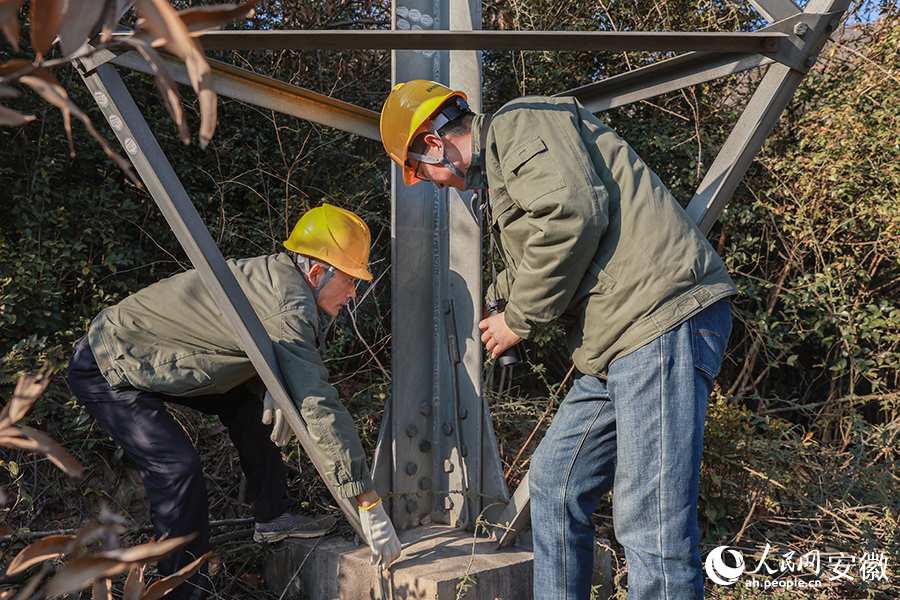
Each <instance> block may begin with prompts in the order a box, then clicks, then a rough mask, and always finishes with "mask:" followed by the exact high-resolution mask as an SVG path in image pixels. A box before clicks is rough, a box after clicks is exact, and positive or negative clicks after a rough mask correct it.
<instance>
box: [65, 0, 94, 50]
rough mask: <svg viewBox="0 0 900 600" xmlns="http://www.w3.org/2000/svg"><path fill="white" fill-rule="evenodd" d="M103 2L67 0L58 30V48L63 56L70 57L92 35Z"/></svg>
mask: <svg viewBox="0 0 900 600" xmlns="http://www.w3.org/2000/svg"><path fill="white" fill-rule="evenodd" d="M104 5H105V2H101V1H100V0H68V5H67V7H66V14H65V19H64V20H63V23H62V26H61V27H60V29H59V46H60V49H61V50H62V52H63V54H65V55H66V56H70V55H72V54H74V53H75V51H76V50H78V49H79V48H81V45H82V44H84V43H85V42H86V41H87V40H88V38H89V37H90V36H91V33H93V31H94V28H95V27H96V26H97V22H98V21H99V20H100V17H102V16H103V7H104Z"/></svg>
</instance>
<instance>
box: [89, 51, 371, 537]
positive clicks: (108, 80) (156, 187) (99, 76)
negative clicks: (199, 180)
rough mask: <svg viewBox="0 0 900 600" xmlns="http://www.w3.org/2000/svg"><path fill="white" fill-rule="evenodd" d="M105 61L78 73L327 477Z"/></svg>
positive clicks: (261, 339) (270, 353)
mask: <svg viewBox="0 0 900 600" xmlns="http://www.w3.org/2000/svg"><path fill="white" fill-rule="evenodd" d="M102 59H103V57H102V56H98V55H95V56H92V57H88V58H86V59H83V60H82V61H80V62H79V63H77V64H76V67H77V68H78V70H79V71H80V73H81V75H82V78H83V79H84V81H85V84H86V85H87V87H88V89H89V90H90V92H91V93H92V95H93V97H94V100H95V101H96V102H97V105H98V106H99V107H100V110H101V111H102V113H103V115H104V117H106V119H107V121H108V122H109V124H110V126H111V127H112V129H113V131H114V132H115V134H116V137H117V138H118V140H119V142H120V143H121V144H122V147H123V148H124V149H125V152H126V154H127V156H128V158H129V159H130V160H131V162H132V164H133V165H134V168H135V170H136V171H137V173H138V174H139V175H140V177H141V179H142V180H143V182H144V185H146V186H147V190H148V191H149V192H150V195H151V196H152V197H153V199H154V200H155V201H156V203H157V205H158V206H159V208H160V210H161V212H162V213H163V216H164V217H165V219H166V221H168V223H169V226H170V227H171V228H172V231H173V232H174V233H175V236H176V237H177V238H178V241H179V242H180V244H181V246H182V248H184V251H185V253H186V254H187V256H188V258H189V259H190V261H191V263H192V264H193V265H194V268H195V269H196V270H197V272H198V274H199V275H200V278H201V279H202V281H203V283H204V284H205V285H206V287H207V289H208V290H209V293H210V295H211V296H212V298H213V300H215V302H216V304H217V305H218V307H219V309H220V310H221V311H222V315H223V316H224V318H225V320H226V321H227V322H228V325H229V326H230V327H231V328H232V330H233V331H234V333H235V335H236V336H237V339H238V341H239V342H240V344H241V347H242V348H243V349H244V351H245V352H246V353H247V356H248V358H249V359H250V361H251V362H252V363H253V367H254V368H255V369H256V372H257V373H258V374H259V376H260V378H261V379H262V380H263V382H264V383H265V385H266V387H267V388H268V390H269V391H270V392H271V393H272V396H273V397H274V399H275V401H276V402H277V404H278V405H279V406H280V407H281V409H282V411H283V413H284V416H285V418H286V419H287V422H288V423H289V424H290V426H291V429H293V430H294V433H295V434H296V435H297V438H298V439H299V441H300V444H301V445H302V446H303V448H304V450H306V452H307V454H308V455H309V457H310V459H311V460H312V463H313V465H314V466H315V467H316V470H317V471H318V472H319V473H320V474H322V473H324V469H323V465H322V461H321V460H320V458H319V456H318V453H317V452H316V450H315V447H314V446H313V444H312V441H311V440H310V437H309V433H308V432H307V429H306V425H305V424H304V423H303V420H302V419H301V418H300V414H299V413H298V412H297V410H296V408H295V407H294V404H293V402H291V399H290V396H289V394H288V392H287V390H286V389H285V387H284V384H283V382H282V379H281V372H280V370H279V368H278V363H277V361H276V358H275V351H274V349H273V348H272V341H271V339H270V338H269V336H268V334H267V333H266V330H265V328H264V327H263V325H262V323H261V322H260V320H259V317H258V316H257V315H256V313H255V312H254V310H253V307H252V306H251V305H250V302H249V300H247V296H246V295H245V294H244V292H243V290H242V289H241V287H240V285H238V283H237V280H235V278H234V275H233V274H232V272H231V270H230V269H229V268H228V265H227V264H226V263H225V259H224V258H223V256H222V254H221V252H220V251H219V248H218V247H217V246H216V243H215V241H213V239H212V236H211V235H210V233H209V230H208V229H207V228H206V225H204V223H203V220H202V219H201V218H200V215H199V214H198V213H197V209H196V208H195V207H194V205H193V204H192V203H191V200H190V198H189V197H188V195H187V192H185V190H184V187H183V186H182V185H181V181H180V180H179V179H178V176H177V175H176V174H175V171H174V170H173V169H172V165H171V164H170V163H169V161H168V159H167V158H166V156H165V154H164V153H163V151H162V148H160V147H159V143H158V142H157V141H156V137H155V136H154V135H153V133H152V132H151V131H150V128H149V127H148V126H147V123H146V121H145V120H144V117H143V116H142V115H141V112H140V109H138V107H137V105H136V104H135V102H134V99H133V98H132V97H131V94H130V93H129V92H128V89H127V88H126V87H125V84H124V83H123V82H122V78H121V77H120V76H119V74H118V72H117V71H116V68H115V67H114V66H113V65H111V64H109V63H104V62H102ZM322 479H323V480H324V481H325V485H326V486H328V489H329V491H330V492H331V493H332V495H333V496H334V498H335V501H336V502H337V503H338V505H339V506H340V507H341V510H343V511H344V515H345V516H346V517H347V520H348V521H349V522H350V525H351V526H352V527H353V529H354V530H355V531H356V532H357V533H358V534H359V535H360V536H363V532H362V528H361V526H360V521H359V514H358V513H357V508H356V506H355V505H354V504H353V503H352V502H350V500H349V499H347V498H341V497H339V496H338V494H337V491H336V490H335V489H334V487H332V486H331V484H329V483H328V480H327V479H325V477H322ZM363 539H365V537H364V536H363Z"/></svg>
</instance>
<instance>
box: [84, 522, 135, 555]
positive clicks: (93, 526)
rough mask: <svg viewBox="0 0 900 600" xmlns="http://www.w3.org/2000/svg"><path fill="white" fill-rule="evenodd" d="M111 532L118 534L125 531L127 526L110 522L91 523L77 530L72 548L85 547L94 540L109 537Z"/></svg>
mask: <svg viewBox="0 0 900 600" xmlns="http://www.w3.org/2000/svg"><path fill="white" fill-rule="evenodd" d="M110 530H111V531H110ZM110 533H111V534H112V535H116V536H118V535H121V534H123V533H125V528H124V527H122V526H121V525H111V524H109V523H103V524H98V523H89V524H87V525H85V526H84V527H82V528H81V529H79V530H78V531H76V532H75V535H74V537H73V539H72V548H73V549H75V548H83V547H84V546H87V545H88V544H90V543H91V542H93V541H94V540H104V539H108V538H109V535H110Z"/></svg>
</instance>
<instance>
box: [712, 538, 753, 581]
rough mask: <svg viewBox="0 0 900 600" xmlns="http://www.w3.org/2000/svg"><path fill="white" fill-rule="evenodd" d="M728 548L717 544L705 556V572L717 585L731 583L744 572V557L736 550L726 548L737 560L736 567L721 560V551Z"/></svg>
mask: <svg viewBox="0 0 900 600" xmlns="http://www.w3.org/2000/svg"><path fill="white" fill-rule="evenodd" d="M725 550H728V546H719V547H718V548H716V549H715V550H713V551H712V552H710V553H709V555H708V556H707V557H706V574H707V576H708V577H709V578H710V579H712V580H713V581H714V582H715V583H718V584H719V585H731V584H732V583H734V582H735V581H737V580H738V577H740V576H741V574H743V572H744V557H743V556H741V553H740V552H738V551H737V550H728V552H729V553H730V554H731V556H732V557H733V558H734V560H735V561H737V566H736V567H729V566H728V565H726V564H725V561H724V560H722V553H723V552H725Z"/></svg>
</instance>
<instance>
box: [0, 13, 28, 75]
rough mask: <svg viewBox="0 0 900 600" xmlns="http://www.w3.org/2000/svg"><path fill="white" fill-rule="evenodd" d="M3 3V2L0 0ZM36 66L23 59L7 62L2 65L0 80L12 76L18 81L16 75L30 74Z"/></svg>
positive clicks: (0, 67)
mask: <svg viewBox="0 0 900 600" xmlns="http://www.w3.org/2000/svg"><path fill="white" fill-rule="evenodd" d="M0 1H2V0H0ZM33 68H34V65H33V64H31V63H30V62H28V61H27V60H22V59H21V58H14V59H13V60H11V61H8V62H5V63H3V64H2V65H0V78H3V77H9V76H12V78H13V79H17V77H16V76H15V75H16V73H19V72H20V71H21V72H22V73H23V74H25V73H28V71H29V70H32V69H33Z"/></svg>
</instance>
